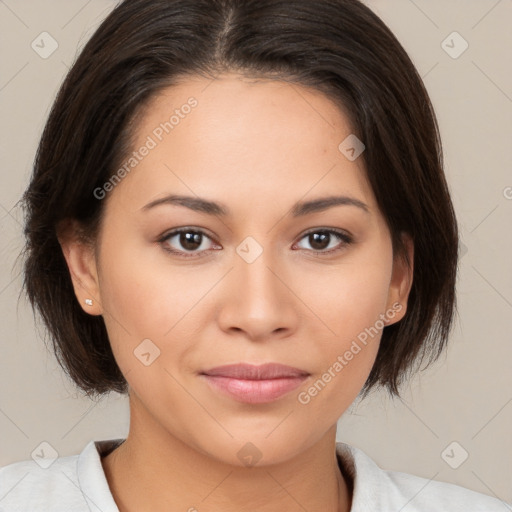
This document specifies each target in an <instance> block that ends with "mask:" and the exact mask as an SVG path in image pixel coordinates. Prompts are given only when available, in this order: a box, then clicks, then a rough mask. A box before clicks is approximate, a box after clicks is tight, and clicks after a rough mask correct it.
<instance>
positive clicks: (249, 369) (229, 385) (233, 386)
mask: <svg viewBox="0 0 512 512" xmlns="http://www.w3.org/2000/svg"><path fill="white" fill-rule="evenodd" d="M309 375H310V374H309V373H308V372H306V371H305V370H301V369H299V368H294V367H291V366H286V365H283V364H279V363H267V364H263V365H259V366H257V365H252V364H246V363H241V364H230V365H224V366H218V367H215V368H211V369H209V370H205V371H203V372H201V373H200V376H201V377H202V378H203V379H205V380H206V382H207V383H208V384H209V385H210V387H211V389H213V390H214V391H216V392H219V391H220V392H221V393H223V394H225V395H227V396H229V397H230V398H232V399H234V400H236V401H238V402H244V403H251V404H257V403H268V402H273V401H275V400H278V399H279V398H281V397H283V396H284V395H286V394H288V393H290V392H291V391H293V390H294V389H296V388H297V387H299V386H300V385H301V384H302V383H303V382H304V380H306V379H307V378H308V377H309Z"/></svg>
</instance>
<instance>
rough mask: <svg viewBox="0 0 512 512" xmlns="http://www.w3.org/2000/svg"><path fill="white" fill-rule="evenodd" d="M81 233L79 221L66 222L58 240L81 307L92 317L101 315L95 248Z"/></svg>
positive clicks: (62, 225)
mask: <svg viewBox="0 0 512 512" xmlns="http://www.w3.org/2000/svg"><path fill="white" fill-rule="evenodd" d="M81 233H82V230H81V228H80V226H79V224H78V222H77V221H75V220H66V221H64V222H63V223H61V224H60V226H59V228H58V232H57V238H58V240H59V243H60V246H61V248H62V253H63V255H64V258H65V260H66V263H67V266H68V270H69V273H70V276H71V281H72V283H73V288H74V290H75V295H76V298H77V300H78V302H79V303H80V306H81V307H82V309H83V310H84V311H85V312H86V313H88V314H90V315H101V314H102V308H101V300H100V293H99V284H98V274H97V268H96V260H95V258H94V247H93V246H92V245H91V244H90V243H88V242H86V241H85V239H84V237H83V236H81Z"/></svg>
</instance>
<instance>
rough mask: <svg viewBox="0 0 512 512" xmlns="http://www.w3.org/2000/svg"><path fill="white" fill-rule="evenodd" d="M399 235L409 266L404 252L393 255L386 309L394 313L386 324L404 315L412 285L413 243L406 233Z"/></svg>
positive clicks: (396, 320)
mask: <svg viewBox="0 0 512 512" xmlns="http://www.w3.org/2000/svg"><path fill="white" fill-rule="evenodd" d="M401 236H402V240H403V244H404V247H405V250H406V253H407V256H408V259H409V263H410V266H409V265H408V264H407V261H406V258H405V255H404V254H395V255H394V258H393V273H392V276H391V282H390V284H389V292H388V301H387V310H389V309H392V310H393V311H395V314H394V316H393V317H392V319H387V320H386V325H390V324H393V323H395V322H398V321H399V320H401V319H402V318H403V317H404V316H405V313H406V311H407V299H408V298H409V292H410V291H411V287H412V280H413V275H414V243H413V240H412V238H411V237H410V235H408V234H407V233H402V234H401ZM399 305H400V306H399Z"/></svg>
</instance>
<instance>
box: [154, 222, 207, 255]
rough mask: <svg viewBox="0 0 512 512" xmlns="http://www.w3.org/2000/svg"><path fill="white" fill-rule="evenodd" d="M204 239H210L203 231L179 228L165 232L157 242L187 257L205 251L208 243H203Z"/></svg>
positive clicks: (172, 251)
mask: <svg viewBox="0 0 512 512" xmlns="http://www.w3.org/2000/svg"><path fill="white" fill-rule="evenodd" d="M206 240H210V241H212V240H211V238H210V237H209V236H208V235H207V234H206V233H205V232H204V231H201V230H197V229H191V228H180V229H175V230H174V231H171V232H169V233H166V234H165V235H164V236H162V237H161V238H160V239H159V240H158V242H160V243H161V244H162V246H163V248H164V249H165V250H166V251H169V252H171V253H173V254H177V255H178V256H183V257H184V258H187V257H190V256H196V255H199V254H200V253H202V252H205V251H207V250H208V249H209V248H208V244H207V243H205V241H206ZM210 249H211V247H210ZM187 253H188V254H187Z"/></svg>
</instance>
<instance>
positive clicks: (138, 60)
mask: <svg viewBox="0 0 512 512" xmlns="http://www.w3.org/2000/svg"><path fill="white" fill-rule="evenodd" d="M223 71H235V72H239V73H241V74H244V75H245V76H254V77H262V78H273V79H276V80H287V81H289V82H293V83H297V84H301V85H304V86H309V87H312V88H314V89H316V90H318V91H321V92H323V93H324V94H325V95H327V96H328V97H329V98H331V99H332V100H334V101H335V102H336V104H338V105H339V106H340V108H342V109H343V110H344V112H345V113H347V115H348V116H349V117H350V120H351V123H352V127H353V132H354V133H355V134H357V137H358V138H359V139H361V140H362V141H363V142H364V144H365V146H366V149H365V151H364V153H363V155H362V156H361V158H363V161H364V165H365V168H366V172H367V178H368V180H369V183H370V185H371V187H372V190H373V192H374V194H375V197H376V199H377V203H378V206H379V208H380V210H381V212H382V214H383V216H384V218H385V220H386V222H387V225H388V226H389V229H390V232H391V236H392V244H393V251H394V253H395V254H399V255H402V256H406V253H405V251H404V247H403V245H402V243H401V238H400V234H401V232H405V233H408V234H410V236H411V237H412V239H413V241H414V247H415V251H414V279H413V284H412V289H411V292H410V295H409V299H408V304H407V308H408V309H407V313H406V315H405V317H404V318H403V319H402V320H400V321H399V322H396V323H394V324H392V325H389V326H387V327H385V328H384V332H383V334H382V339H381V342H380V348H379V352H378V355H377V359H376V362H375V365H374V367H373V368H372V370H371V373H370V375H369V378H368V380H367V382H366V383H365V385H364V388H363V390H362V391H363V394H364V395H366V394H367V393H368V391H369V390H370V389H371V388H374V387H377V386H384V387H385V388H387V389H388V391H389V392H390V393H391V394H392V395H398V394H399V387H400V386H401V384H402V382H403V381H404V380H405V379H406V377H408V376H409V374H410V373H411V372H413V371H417V369H419V367H420V365H421V363H422V362H423V361H424V360H425V359H427V365H428V364H431V363H432V362H433V361H435V360H436V359H437V358H438V357H439V355H440V354H441V352H442V350H443V349H444V347H445V345H446V342H447V340H448V336H449V333H450V329H451V324H452V320H453V315H454V313H455V284H456V272H457V257H458V231H457V223H456V218H455V214H454V211H453V206H452V203H451V199H450V195H449V190H448V186H447V183H446V180H445V176H444V172H443V163H442V154H441V144H440V140H439V133H438V127H437V122H436V119H435V115H434V111H433V108H432V105H431V103H430V100H429V97H428V95H427V92H426V90H425V88H424V85H423V83H422V81H421V78H420V77H419V75H418V73H417V71H416V69H415V68H414V66H413V64H412V62H411V60H410V59H409V57H408V56H407V54H406V52H405V51H404V49H403V48H402V46H401V45H400V43H399V42H398V41H397V39H396V38H395V37H394V35H393V34H392V33H391V32H390V30H389V29H388V28H387V27H386V26H385V24H384V23H383V22H382V21H381V20H380V19H379V18H378V17H377V16H376V15H375V14H374V13H373V12H372V11H371V10H370V9H369V8H368V7H366V6H365V5H363V4H362V3H361V2H359V1H358V0H315V1H311V0H125V1H123V2H121V3H120V4H119V5H118V6H117V7H116V8H115V9H114V10H113V11H112V12H111V13H110V15H109V16H108V17H107V18H106V19H105V20H104V21H103V23H102V24H101V25H100V27H99V28H98V29H97V30H96V32H95V33H94V34H93V36H92V37H91V38H90V40H89V41H88V42H87V44H86V45H85V47H84V48H83V50H82V51H81V53H80V55H79V56H78V58H77V60H76V62H75V63H74V65H73V66H72V68H71V69H70V71H69V73H68V75H67V76H66V79H65V81H64V83H63V85H62V87H61V89H60V91H59V93H58V96H57V98H56V100H55V102H54V104H53V107H52V110H51V113H50V116H49V118H48V121H47V124H46V126H45V129H44V132H43V135H42V138H41V141H40V144H39V147H38V151H37V155H36V159H35V165H34V169H33V175H32V178H31V182H30V184H29V186H28V188H27V190H26V192H25V194H24V196H23V206H24V208H25V212H26V225H25V235H26V246H25V250H24V256H25V263H24V265H25V267H24V288H25V290H26V293H27V295H28V297H29V299H30V302H31V304H32V306H33V307H34V310H36V309H37V310H38V311H39V313H40V314H41V317H42V319H43V321H44V323H45V325H46V327H47V329H48V331H49V334H50V337H51V339H52V341H53V349H54V352H55V354H56V357H57V359H58V361H59V363H60V364H61V366H62V367H63V369H64V371H66V372H67V373H68V374H69V376H70V377H71V378H72V379H73V381H74V382H75V383H76V385H77V386H79V387H80V388H81V389H82V390H84V391H85V392H86V393H87V395H88V396H90V397H91V396H94V395H101V394H103V393H106V392H108V391H110V390H114V391H117V392H120V393H126V392H127V390H128V387H127V383H126V381H125V379H124V377H123V375H122V373H121V371H120V370H119V368H118V366H117V363H116V361H115V359H114V356H113V354H112V351H111V347H110V343H109V339H108V336H107V331H106V328H105V324H104V321H103V318H102V317H101V316H91V315H88V314H86V313H85V312H84V311H83V310H82V308H81V307H80V305H79V304H78V301H77V300H76V298H75V294H74V290H73V286H72V282H71V279H70V275H69V271H68V268H67V265H66V262H65V259H64V257H63V253H62V250H61V248H60V245H59V242H58V239H57V234H56V231H57V226H58V224H59V223H60V222H61V221H62V220H63V219H77V220H78V221H79V222H80V223H81V225H82V226H84V230H85V231H84V232H85V233H86V234H87V235H88V236H89V238H90V239H92V240H94V237H95V236H96V235H97V233H98V229H99V226H100V221H101V218H102V211H103V210H102V208H103V206H104V203H105V201H101V200H98V198H97V197H96V196H95V195H94V193H93V191H94V190H95V189H96V188H97V187H101V186H102V185H103V184H104V183H106V182H107V181H108V180H109V178H111V176H112V175H113V174H114V171H115V169H116V168H117V167H116V166H117V165H118V164H119V162H121V161H122V160H123V157H124V156H125V155H126V154H127V153H128V152H129V151H130V147H131V146H130V144H131V138H132V136H133V127H134V126H136V122H135V121H134V120H135V119H136V115H137V113H138V112H141V109H143V108H144V106H145V105H147V104H148V101H149V100H150V99H151V98H152V97H154V95H155V94H156V93H157V92H159V91H160V90H162V89H163V88H165V87H168V86H170V85H172V84H174V83H177V81H178V80H179V79H181V78H183V77H186V76H187V75H194V74H198V75H202V76H210V77H214V76H216V75H218V74H219V73H221V72H223ZM340 142H341V141H340Z"/></svg>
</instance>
